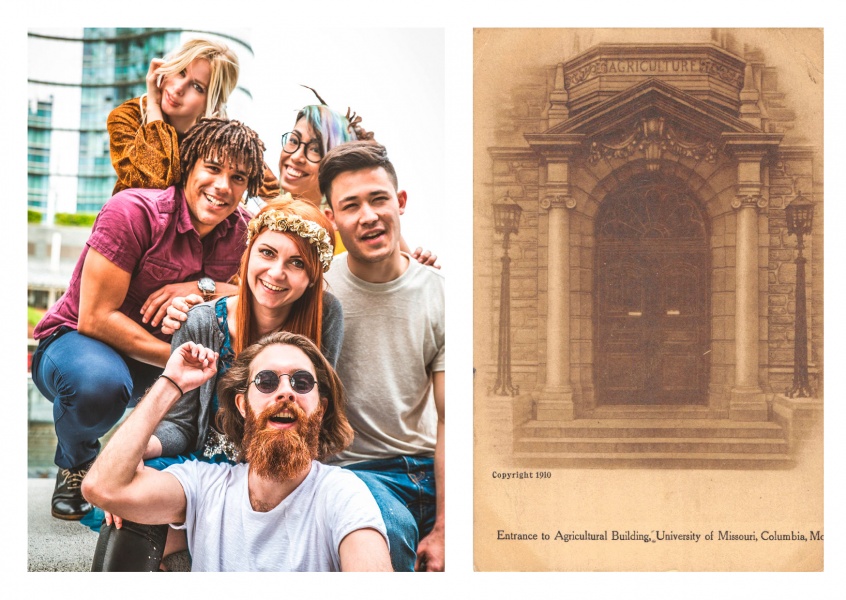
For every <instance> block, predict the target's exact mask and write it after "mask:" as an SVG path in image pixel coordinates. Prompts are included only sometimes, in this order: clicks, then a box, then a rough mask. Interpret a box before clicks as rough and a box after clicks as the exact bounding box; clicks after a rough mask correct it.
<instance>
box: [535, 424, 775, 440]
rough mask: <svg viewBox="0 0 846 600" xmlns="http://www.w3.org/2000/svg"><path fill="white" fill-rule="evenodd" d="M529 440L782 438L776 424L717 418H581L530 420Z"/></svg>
mask: <svg viewBox="0 0 846 600" xmlns="http://www.w3.org/2000/svg"><path fill="white" fill-rule="evenodd" d="M520 431H521V435H524V436H526V437H555V438H561V437H564V438H586V437H598V438H607V437H662V438H663V437H676V438H682V437H697V438H701V437H725V438H734V437H738V438H770V439H783V438H784V433H783V432H782V429H781V427H779V425H778V424H776V423H770V422H742V421H725V420H718V419H695V420H681V419H673V420H667V419H578V420H575V421H529V422H527V423H525V424H524V425H523V426H522V427H521V429H520Z"/></svg>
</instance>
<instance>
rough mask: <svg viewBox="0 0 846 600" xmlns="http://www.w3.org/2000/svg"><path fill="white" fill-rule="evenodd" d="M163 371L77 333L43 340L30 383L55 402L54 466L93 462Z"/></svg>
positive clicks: (60, 333) (65, 332) (67, 331)
mask: <svg viewBox="0 0 846 600" xmlns="http://www.w3.org/2000/svg"><path fill="white" fill-rule="evenodd" d="M161 372H162V369H161V368H160V367H155V366H153V365H148V364H145V363H142V362H138V361H137V360H134V359H131V358H128V357H126V356H124V355H123V354H121V353H120V352H118V351H117V350H115V349H114V348H112V347H111V346H109V345H107V344H104V343H103V342H100V341H98V340H95V339H93V338H90V337H88V336H85V335H82V334H81V333H79V332H78V331H76V330H73V329H68V328H63V330H61V331H57V332H56V333H55V334H53V335H51V336H49V337H47V338H44V339H43V340H41V341H40V342H39V344H38V348H37V349H36V351H35V354H34V355H33V356H32V381H33V382H34V383H35V385H36V386H37V387H38V389H39V391H40V392H41V393H42V394H44V396H45V397H46V398H47V399H48V400H50V401H51V402H52V403H53V422H54V423H55V425H56V437H57V438H58V445H57V447H56V458H55V462H56V465H58V466H59V468H61V469H71V468H74V467H78V466H80V465H82V464H84V463H86V462H88V461H90V460H91V459H93V458H95V457H96V456H97V454H98V452H99V451H100V441H99V438H101V437H102V436H104V435H105V434H106V433H108V431H109V430H110V429H111V428H112V427H113V426H114V425H115V423H117V422H118V421H119V420H120V418H121V417H122V416H123V413H124V412H125V411H126V409H127V407H132V406H135V405H136V404H137V403H138V399H139V398H140V397H141V396H142V395H143V394H144V392H146V391H147V389H148V388H149V387H150V386H151V385H152V384H153V382H154V381H155V379H156V377H158V376H159V375H160V374H161Z"/></svg>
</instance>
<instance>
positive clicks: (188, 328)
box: [85, 194, 343, 571]
mask: <svg viewBox="0 0 846 600" xmlns="http://www.w3.org/2000/svg"><path fill="white" fill-rule="evenodd" d="M330 227H331V226H330V223H329V221H328V219H327V218H326V217H325V216H324V215H323V213H322V212H321V211H320V209H319V208H317V207H316V206H314V205H313V204H311V203H309V202H308V201H305V200H300V199H292V198H291V197H290V196H289V195H287V194H286V195H285V196H283V197H280V198H279V199H277V200H274V201H272V202H269V203H268V204H266V205H265V206H264V207H263V208H262V209H261V210H260V211H259V212H258V213H257V214H256V216H255V217H253V218H252V219H251V220H250V223H249V227H248V233H247V249H246V251H245V252H244V254H243V256H242V259H241V267H240V271H239V275H240V283H239V288H238V294H237V295H234V296H229V297H222V298H219V299H217V300H211V301H209V302H205V303H201V304H198V305H196V306H194V307H193V308H192V309H191V310H190V311H188V312H187V315H182V316H181V317H180V318H185V321H184V322H179V320H178V319H177V320H169V321H168V323H169V324H170V325H171V326H172V327H171V328H175V329H176V332H175V333H174V335H173V340H172V342H171V348H172V349H174V350H175V349H176V348H179V346H181V345H182V344H183V343H185V342H187V341H192V342H195V343H198V344H201V345H202V346H204V347H206V348H210V349H211V350H213V351H214V352H218V353H219V354H220V358H219V360H218V376H217V377H213V378H212V379H211V380H209V381H208V382H206V383H205V384H203V385H202V386H201V387H200V388H198V389H196V390H193V391H190V392H188V393H186V394H185V395H184V396H183V397H182V398H181V399H180V400H179V401H178V402H177V404H176V405H175V406H174V408H173V409H171V411H170V412H169V413H168V415H167V417H166V418H165V419H164V420H163V421H162V423H160V424H159V426H158V427H157V428H156V431H155V433H154V435H153V436H152V437H151V438H150V441H149V443H148V445H147V449H146V451H145V453H144V459H145V465H146V466H147V467H152V468H155V469H157V470H161V469H164V468H165V467H167V466H168V465H170V464H174V463H180V462H185V461H186V460H204V461H207V462H222V461H229V462H235V461H236V460H237V455H236V452H235V447H234V445H232V444H231V443H229V442H228V440H227V439H226V438H225V437H224V436H223V435H222V434H221V433H219V432H218V430H217V429H216V428H215V415H216V413H217V391H216V385H217V379H218V378H219V377H220V376H222V375H223V374H224V373H225V372H226V371H227V370H228V368H229V366H230V365H231V364H232V361H233V359H234V357H235V356H237V355H238V354H239V353H240V352H241V351H242V350H243V349H244V348H246V347H247V346H249V345H251V344H253V343H255V342H257V341H258V340H259V339H260V338H262V337H263V336H265V335H267V334H269V333H274V332H277V331H288V332H291V333H297V334H300V335H304V336H306V337H308V338H309V339H311V340H312V341H313V342H315V344H317V345H318V347H319V348H320V350H321V352H322V353H323V355H324V356H325V357H326V358H327V359H328V361H329V362H330V364H332V365H333V366H334V365H335V362H336V361H337V358H338V353H339V352H340V348H341V342H342V340H343V313H342V310H341V305H340V302H339V301H338V300H337V299H336V298H335V297H334V296H333V295H332V294H330V293H329V292H327V291H325V290H324V289H323V288H324V286H323V273H324V272H325V271H326V270H328V269H329V266H330V264H331V262H332V256H333V248H332V242H331V237H330V235H329V231H331V229H330ZM94 513H97V514H96V516H95V515H94ZM89 515H91V516H90V517H89V516H87V517H86V518H85V522H86V523H87V524H89V525H92V526H93V524H94V523H97V524H99V523H100V521H101V520H102V518H103V512H102V511H100V510H99V509H96V510H94V511H92V513H89ZM112 521H115V524H114V525H113V524H112ZM118 526H120V528H119V529H118ZM169 529H170V528H169V527H168V526H167V525H152V526H151V525H140V524H137V523H132V522H129V521H123V520H121V519H119V518H117V517H116V518H115V519H112V517H111V515H106V524H105V525H103V526H102V527H101V528H100V538H99V540H98V542H97V549H96V551H95V555H94V564H93V567H92V570H94V571H126V570H129V571H149V570H157V569H159V565H160V563H161V559H162V557H163V556H164V555H167V554H171V553H172V552H176V551H179V550H182V549H184V548H185V547H186V546H185V536H184V534H180V532H176V531H175V530H171V531H172V533H170V534H168V530H169ZM166 540H167V543H166Z"/></svg>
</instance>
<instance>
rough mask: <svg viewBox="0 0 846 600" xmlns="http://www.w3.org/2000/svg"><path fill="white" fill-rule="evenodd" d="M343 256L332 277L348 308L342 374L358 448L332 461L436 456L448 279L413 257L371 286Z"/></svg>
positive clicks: (337, 260) (354, 445) (332, 288)
mask: <svg viewBox="0 0 846 600" xmlns="http://www.w3.org/2000/svg"><path fill="white" fill-rule="evenodd" d="M347 257H348V254H347V253H346V252H345V253H343V254H339V255H338V256H336V257H335V258H334V260H333V261H332V268H331V269H329V271H328V272H327V273H326V280H327V281H328V282H329V291H331V292H332V293H333V294H334V295H335V296H336V297H337V298H338V299H339V300H340V301H341V305H342V306H343V308H344V341H343V342H342V344H341V353H340V355H339V356H338V364H337V367H336V369H337V371H338V376H339V377H340V378H341V381H343V382H344V388H345V389H346V391H347V419H349V422H350V425H352V428H353V430H354V431H355V438H354V439H353V443H352V444H351V445H350V446H349V448H347V449H346V450H345V451H344V452H341V453H340V454H337V455H336V456H334V457H331V458H329V459H328V460H327V462H328V463H330V464H339V465H347V464H351V463H356V462H361V461H365V460H374V459H383V458H391V457H394V456H434V454H435V441H436V439H437V426H438V415H437V411H436V409H435V403H434V399H433V396H432V393H431V388H432V373H434V372H437V371H443V370H444V366H445V362H446V344H445V337H446V336H445V310H444V276H443V275H442V274H441V273H440V272H439V271H437V270H436V269H433V268H431V267H425V266H423V265H421V264H420V263H418V262H417V261H416V260H414V259H410V263H409V266H408V268H407V269H406V270H405V272H404V273H403V274H402V275H400V276H399V277H397V278H396V279H394V280H393V281H389V282H387V283H368V282H367V281H364V280H362V279H359V278H358V277H356V276H355V275H353V274H352V273H351V272H350V269H349V266H348V264H347Z"/></svg>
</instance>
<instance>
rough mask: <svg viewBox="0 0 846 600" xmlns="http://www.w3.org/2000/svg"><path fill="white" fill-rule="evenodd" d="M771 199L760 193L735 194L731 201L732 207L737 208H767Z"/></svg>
mask: <svg viewBox="0 0 846 600" xmlns="http://www.w3.org/2000/svg"><path fill="white" fill-rule="evenodd" d="M769 203H770V201H769V200H768V199H766V198H764V197H763V196H761V195H760V194H747V195H740V196H735V198H734V200H732V201H731V207H732V208H733V209H735V210H739V209H741V208H766V207H767V206H768V205H769Z"/></svg>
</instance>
